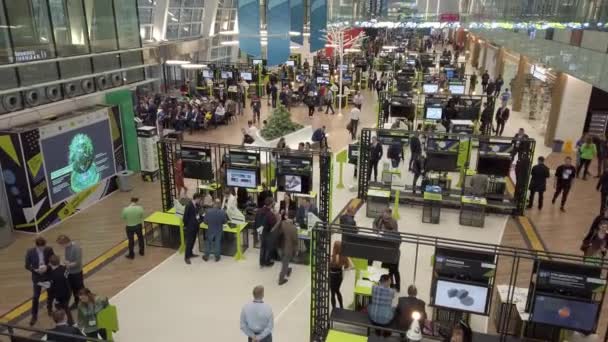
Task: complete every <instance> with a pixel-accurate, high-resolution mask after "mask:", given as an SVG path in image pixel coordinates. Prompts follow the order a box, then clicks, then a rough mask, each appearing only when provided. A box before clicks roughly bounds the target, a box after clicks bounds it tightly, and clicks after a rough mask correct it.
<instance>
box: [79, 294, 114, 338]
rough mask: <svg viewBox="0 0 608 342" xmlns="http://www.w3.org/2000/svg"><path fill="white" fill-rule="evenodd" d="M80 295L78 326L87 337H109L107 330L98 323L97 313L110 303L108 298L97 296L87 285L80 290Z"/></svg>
mask: <svg viewBox="0 0 608 342" xmlns="http://www.w3.org/2000/svg"><path fill="white" fill-rule="evenodd" d="M78 296H79V297H80V302H79V303H78V326H79V327H80V328H81V329H82V331H83V332H84V334H85V335H87V337H92V338H101V339H102V340H105V339H107V336H108V335H107V332H106V330H105V329H101V328H99V326H98V325H97V314H98V313H99V312H100V311H101V310H103V309H105V308H106V307H107V306H108V305H109V304H110V303H109V302H108V298H106V297H101V296H97V295H95V294H94V293H93V292H91V290H89V289H87V288H86V287H85V288H83V289H81V290H80V292H78Z"/></svg>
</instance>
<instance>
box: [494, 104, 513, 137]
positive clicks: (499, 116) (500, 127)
mask: <svg viewBox="0 0 608 342" xmlns="http://www.w3.org/2000/svg"><path fill="white" fill-rule="evenodd" d="M510 114H511V112H510V111H509V108H507V105H506V104H502V105H501V106H500V108H498V110H497V111H496V131H495V132H496V135H497V136H501V135H502V133H503V132H504V131H505V125H506V124H507V120H509V115H510Z"/></svg>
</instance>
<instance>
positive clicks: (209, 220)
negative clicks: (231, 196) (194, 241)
mask: <svg viewBox="0 0 608 342" xmlns="http://www.w3.org/2000/svg"><path fill="white" fill-rule="evenodd" d="M235 202H236V197H235ZM234 207H236V205H234ZM203 222H205V224H206V225H207V237H206V239H205V254H204V255H203V260H205V261H208V260H209V255H210V254H213V255H215V262H218V261H220V258H221V251H222V234H223V233H224V224H226V223H227V222H228V216H227V215H226V212H225V211H224V210H223V209H222V202H221V201H220V200H219V199H218V198H216V199H215V201H213V208H209V209H207V212H206V213H205V218H204V220H203Z"/></svg>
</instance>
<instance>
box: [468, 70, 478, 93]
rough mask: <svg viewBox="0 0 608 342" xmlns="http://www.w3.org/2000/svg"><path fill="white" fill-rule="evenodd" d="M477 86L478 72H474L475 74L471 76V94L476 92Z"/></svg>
mask: <svg viewBox="0 0 608 342" xmlns="http://www.w3.org/2000/svg"><path fill="white" fill-rule="evenodd" d="M476 87H477V73H476V72H473V74H472V75H471V77H470V78H469V95H471V94H473V93H474V92H475V88H476Z"/></svg>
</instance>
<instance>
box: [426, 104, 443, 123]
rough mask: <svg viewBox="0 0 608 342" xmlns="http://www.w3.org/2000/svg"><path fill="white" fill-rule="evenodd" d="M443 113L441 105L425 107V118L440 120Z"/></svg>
mask: <svg viewBox="0 0 608 342" xmlns="http://www.w3.org/2000/svg"><path fill="white" fill-rule="evenodd" d="M442 113H443V108H441V107H427V108H426V115H425V117H424V118H425V119H427V120H441V114H442Z"/></svg>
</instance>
